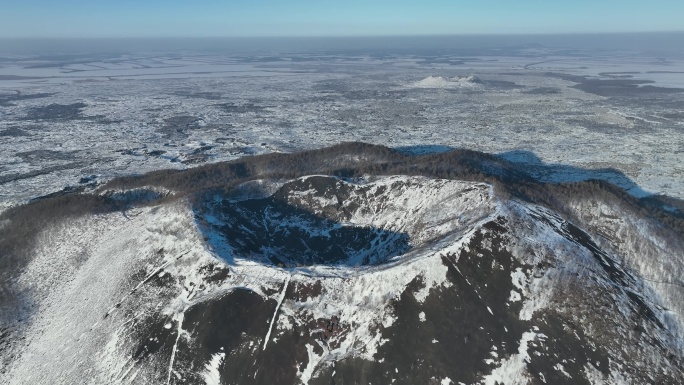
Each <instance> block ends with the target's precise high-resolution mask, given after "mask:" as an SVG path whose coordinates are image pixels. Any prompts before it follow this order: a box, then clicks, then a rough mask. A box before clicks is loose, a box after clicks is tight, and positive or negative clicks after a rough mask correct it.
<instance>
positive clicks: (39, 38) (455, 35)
mask: <svg viewBox="0 0 684 385" xmlns="http://www.w3.org/2000/svg"><path fill="white" fill-rule="evenodd" d="M676 33H684V29H682V30H668V31H661V30H658V31H653V30H645V31H610V32H608V31H599V32H553V33H549V32H525V33H523V32H511V33H425V34H374V35H370V34H358V35H355V34H349V35H340V34H331V35H206V36H155V35H151V36H144V35H140V36H116V35H111V36H0V40H23V39H25V40H31V39H33V40H59V39H65V40H77V39H80V40H96V39H325V38H328V39H330V38H333V39H334V38H392V37H507V36H591V35H639V34H676Z"/></svg>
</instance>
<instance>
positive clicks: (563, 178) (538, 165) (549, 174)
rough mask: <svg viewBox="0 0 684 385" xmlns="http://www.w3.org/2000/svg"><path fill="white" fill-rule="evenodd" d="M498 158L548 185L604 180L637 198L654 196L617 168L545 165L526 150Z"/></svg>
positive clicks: (503, 154) (508, 153)
mask: <svg viewBox="0 0 684 385" xmlns="http://www.w3.org/2000/svg"><path fill="white" fill-rule="evenodd" d="M498 157H500V158H502V159H505V160H507V161H508V162H511V163H513V164H516V165H524V170H522V171H524V172H525V173H527V174H528V175H530V176H531V177H533V178H534V179H536V180H538V181H540V182H547V183H572V182H582V181H587V180H592V179H594V180H603V181H606V182H609V183H612V184H614V185H616V186H618V187H621V188H623V189H624V190H625V191H627V192H628V193H629V194H630V195H632V196H634V197H636V198H643V197H647V196H650V195H652V193H650V192H648V191H646V190H644V189H643V188H642V187H641V186H639V185H638V184H637V183H636V182H634V181H633V180H632V179H630V178H629V177H628V176H627V175H625V174H624V173H623V172H622V171H620V170H617V169H615V168H612V167H609V168H597V169H588V168H580V167H575V166H570V165H566V164H552V163H544V161H543V160H541V159H540V158H539V157H538V156H537V155H536V154H535V153H533V152H531V151H525V150H514V151H506V152H502V153H499V154H498Z"/></svg>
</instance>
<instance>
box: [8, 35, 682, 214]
mask: <svg viewBox="0 0 684 385" xmlns="http://www.w3.org/2000/svg"><path fill="white" fill-rule="evenodd" d="M479 53H480V55H479V56H470V55H468V56H466V55H465V54H459V53H458V52H451V51H444V52H442V53H439V52H438V53H430V54H429V55H426V54H423V53H422V51H416V52H415V53H414V52H409V51H405V52H403V53H398V54H367V53H363V52H353V51H349V52H342V53H320V52H319V53H316V52H303V53H297V54H293V53H289V54H282V55H280V56H273V55H269V54H267V53H263V54H259V53H250V54H237V53H234V54H228V53H226V54H219V53H215V52H213V53H197V52H195V53H183V52H180V53H179V52H175V53H173V54H171V53H159V52H157V53H131V54H107V55H92V56H88V55H85V56H84V55H75V56H69V55H62V56H59V55H56V56H55V55H53V56H49V57H48V56H41V55H30V54H21V55H18V54H17V55H13V54H11V53H2V52H0V59H2V60H0V139H1V140H0V210H3V209H5V208H7V207H10V206H13V205H15V204H18V203H21V202H25V201H27V200H29V199H31V198H34V197H37V196H41V195H44V194H47V193H51V192H55V191H58V190H61V189H63V188H65V187H67V186H78V185H79V184H80V183H79V182H83V183H81V184H85V183H86V182H87V180H85V179H82V178H84V177H90V176H92V175H95V178H93V180H95V181H97V180H105V179H108V178H111V177H113V176H118V175H127V174H131V173H142V172H146V171H149V170H154V169H159V168H185V167H191V166H193V165H197V164H200V163H203V162H216V161H221V160H228V159H235V158H237V157H240V156H244V155H250V154H258V153H266V152H274V151H281V152H291V151H296V150H301V149H310V148H316V147H321V146H325V145H330V144H334V143H338V142H340V141H350V140H360V141H365V142H371V143H376V144H383V145H388V146H394V147H403V148H407V149H408V150H409V151H410V150H413V151H421V150H423V149H425V148H426V147H421V146H436V145H439V146H445V147H439V148H448V147H457V148H468V149H475V150H482V151H487V152H493V153H506V156H507V158H508V159H511V160H514V161H515V160H521V159H522V161H525V162H529V163H530V164H531V165H533V166H535V167H536V166H539V165H542V166H545V165H553V166H554V167H551V168H546V169H544V170H541V171H539V170H537V168H535V167H532V168H531V170H532V171H533V172H535V175H537V176H540V177H542V178H546V179H549V180H581V179H587V178H593V177H599V178H605V179H609V180H613V181H615V182H616V183H618V184H620V185H621V186H623V187H625V188H627V189H629V190H630V191H631V192H632V193H634V194H635V195H638V196H643V195H647V194H650V193H664V194H667V195H670V196H675V197H679V198H684V193H682V191H684V188H683V187H684V166H682V162H681V158H682V154H684V135H682V132H683V130H684V114H683V113H682V111H683V110H684V93H681V92H679V91H681V90H680V89H678V88H676V87H684V84H683V83H684V61H682V60H681V59H678V58H671V59H669V58H662V57H660V56H657V55H656V54H643V53H634V52H618V51H616V52H601V53H600V54H596V53H595V52H589V51H587V52H584V51H577V50H575V51H568V50H553V49H539V48H536V49H531V48H520V49H513V48H511V49H507V50H491V51H490V52H489V53H488V54H487V52H479ZM573 76H575V77H573ZM577 76H589V78H587V79H589V80H587V79H585V78H581V77H577ZM642 81H653V82H654V83H640V82H642ZM573 86H577V87H573ZM654 86H655V87H656V88H652V87H654ZM649 87H651V88H649ZM659 87H663V88H659ZM428 148H435V147H428ZM528 151H529V152H531V154H530V153H528ZM606 169H615V170H617V171H615V170H606ZM592 170H599V171H598V172H593V171H592ZM537 171H538V172H537Z"/></svg>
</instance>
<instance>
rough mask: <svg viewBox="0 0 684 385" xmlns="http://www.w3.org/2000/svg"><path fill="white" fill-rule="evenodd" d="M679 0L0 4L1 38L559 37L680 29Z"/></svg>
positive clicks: (37, 0)
mask: <svg viewBox="0 0 684 385" xmlns="http://www.w3.org/2000/svg"><path fill="white" fill-rule="evenodd" d="M682 15H684V3H678V4H673V2H669V1H666V0H654V1H651V2H648V3H646V2H637V1H632V0H628V1H617V0H605V1H602V2H600V3H597V2H591V1H587V0H577V1H573V2H539V1H536V0H521V1H517V2H510V1H505V0H486V1H479V2H454V1H447V0H427V1H424V2H421V3H416V2H411V1H405V0H396V1H388V0H379V1H374V2H371V3H368V2H363V1H357V0H351V1H346V2H344V3H330V2H317V1H311V0H291V1H275V0H261V1H258V2H245V1H233V2H221V1H218V0H207V1H203V2H201V3H187V2H183V1H180V0H168V1H164V2H161V1H158V0H156V1H155V0H152V1H146V2H144V3H141V2H135V1H131V0H122V1H119V2H92V1H84V0H66V1H63V2H60V3H59V4H57V5H56V4H55V3H54V2H49V1H47V0H25V1H21V2H14V3H11V4H5V5H3V12H2V15H1V16H0V37H76V38H78V37H135V36H146V37H174V36H179V35H180V36H192V37H209V36H221V37H224V36H225V37H248V36H256V37H270V36H388V35H391V36H394V35H454V34H556V33H618V32H647V31H650V32H669V31H677V30H682V26H681V19H682Z"/></svg>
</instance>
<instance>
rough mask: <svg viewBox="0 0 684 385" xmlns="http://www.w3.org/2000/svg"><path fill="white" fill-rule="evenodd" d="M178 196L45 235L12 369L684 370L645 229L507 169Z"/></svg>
mask: <svg viewBox="0 0 684 385" xmlns="http://www.w3.org/2000/svg"><path fill="white" fill-rule="evenodd" d="M123 193H125V192H123ZM124 195H125V194H124ZM159 202H160V203H157V204H155V203H149V202H146V203H145V204H144V205H140V206H138V207H136V208H131V209H129V210H127V211H126V212H125V213H124V214H125V215H122V213H121V212H117V213H110V214H102V215H99V216H96V217H88V218H83V219H79V220H74V221H71V222H69V223H62V224H61V225H59V226H53V227H50V228H47V229H45V230H44V231H43V232H42V233H41V234H40V236H39V242H38V244H39V247H37V248H36V250H35V253H34V254H35V255H34V256H33V259H32V261H31V262H30V263H29V264H28V265H27V266H26V268H25V269H24V270H23V271H22V273H21V276H20V277H18V278H17V281H16V285H17V287H19V288H20V289H21V292H22V293H25V295H26V301H27V303H28V304H29V305H27V307H28V308H29V309H30V311H28V312H29V313H30V314H31V317H30V322H29V323H28V324H27V325H28V326H26V327H25V328H23V329H22V328H20V327H19V326H17V325H14V324H13V326H12V327H11V328H9V329H8V330H10V331H11V333H10V334H9V336H10V337H7V338H6V341H3V343H5V345H3V346H6V350H5V351H6V352H8V353H7V354H8V355H11V356H12V357H13V358H12V359H11V360H9V362H10V363H9V365H8V367H7V368H5V369H4V372H3V375H2V381H3V383H7V384H36V383H50V384H74V383H79V384H103V383H112V384H116V383H120V384H124V383H125V384H129V383H131V384H160V383H161V384H171V383H173V384H181V383H183V384H219V383H221V384H251V383H255V384H298V383H303V384H312V385H313V384H331V383H343V384H367V383H373V384H390V383H395V384H417V383H421V384H452V383H453V384H459V383H462V384H496V383H499V384H501V383H505V384H536V383H548V384H562V383H572V384H575V383H591V384H625V383H628V384H643V383H658V384H661V383H662V384H678V383H681V382H682V381H684V372H683V371H682V370H683V367H682V364H681V362H682V360H683V359H684V357H683V356H682V349H681V347H682V337H681V336H682V328H683V327H682V313H681V307H676V306H674V305H673V304H675V303H677V301H676V298H677V297H676V295H677V293H679V294H682V291H681V290H679V291H677V290H675V289H671V290H673V291H672V292H671V293H666V292H665V291H664V290H663V288H662V287H661V286H658V285H652V284H650V283H649V282H650V281H649V280H652V279H653V277H652V276H648V275H647V273H648V270H647V269H646V268H644V267H643V266H642V265H643V264H640V262H638V258H637V257H635V255H637V254H638V253H640V252H641V251H642V249H640V248H639V243H637V242H632V243H630V242H624V243H623V244H621V246H620V247H609V246H608V245H604V243H603V241H601V240H598V239H596V237H595V236H594V235H593V233H590V232H587V231H588V230H590V229H581V228H580V227H576V226H575V225H573V224H571V223H569V222H568V221H566V220H564V219H563V218H562V217H561V216H559V215H558V214H557V213H554V212H552V211H551V210H549V209H547V208H544V207H541V206H537V205H533V204H530V203H525V202H522V201H519V200H515V199H504V198H502V197H499V196H497V195H496V194H495V193H494V190H493V188H492V187H491V186H490V185H488V184H485V183H478V182H465V181H454V180H444V179H430V178H425V177H412V176H388V177H371V176H368V177H365V178H359V179H353V180H345V179H339V178H335V177H329V176H308V177H303V178H299V179H295V180H290V181H283V180H259V181H252V182H248V183H246V184H243V185H241V186H238V187H237V188H235V189H233V190H231V191H230V192H221V193H219V192H210V193H209V192H207V193H206V194H203V195H200V196H197V197H193V199H177V200H161V201H159ZM578 210H594V208H578ZM604 211H605V210H604ZM625 220H626V221H627V220H628V219H625ZM620 228H622V227H620ZM642 236H648V237H650V235H649V234H645V233H644V234H642ZM650 239H655V238H652V237H651V238H650ZM649 242H651V241H649ZM652 242H654V244H657V240H653V241H652ZM661 246H662V247H663V248H662V250H665V251H668V250H670V251H671V252H676V250H677V249H672V250H671V249H668V248H667V245H661ZM673 247H674V246H673ZM679 250H681V249H679ZM661 259H662V261H661V262H659V263H661V264H664V263H665V262H664V260H665V259H667V261H668V264H667V265H666V268H667V269H670V270H672V271H681V270H677V269H682V266H684V261H682V258H681V256H676V257H672V258H665V257H662V258H661ZM663 266H665V265H663ZM679 298H681V297H679ZM19 337H21V338H19ZM4 338H5V337H4Z"/></svg>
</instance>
